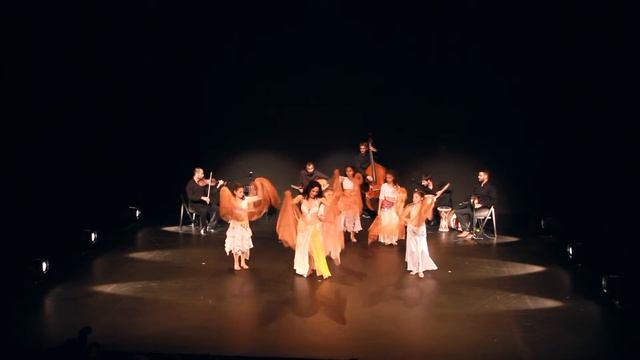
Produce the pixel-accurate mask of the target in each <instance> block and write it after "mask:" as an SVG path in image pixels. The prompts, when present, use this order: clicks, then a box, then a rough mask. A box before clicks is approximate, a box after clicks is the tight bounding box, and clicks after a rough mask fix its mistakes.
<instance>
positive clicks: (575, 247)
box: [567, 242, 584, 265]
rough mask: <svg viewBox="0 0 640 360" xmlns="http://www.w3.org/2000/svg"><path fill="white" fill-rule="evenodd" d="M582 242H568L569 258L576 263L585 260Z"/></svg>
mask: <svg viewBox="0 0 640 360" xmlns="http://www.w3.org/2000/svg"><path fill="white" fill-rule="evenodd" d="M582 250H583V249H582V243H579V242H570V243H568V244H567V256H568V257H569V260H572V261H573V262H575V263H576V264H578V265H580V262H581V261H583V260H584V259H583V254H582V253H583V251H582Z"/></svg>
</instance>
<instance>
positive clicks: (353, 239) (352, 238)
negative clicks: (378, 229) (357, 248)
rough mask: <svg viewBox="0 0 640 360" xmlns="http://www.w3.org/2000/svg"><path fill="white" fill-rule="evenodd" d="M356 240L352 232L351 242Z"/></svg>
mask: <svg viewBox="0 0 640 360" xmlns="http://www.w3.org/2000/svg"><path fill="white" fill-rule="evenodd" d="M357 241H358V240H356V238H355V236H353V234H351V242H357Z"/></svg>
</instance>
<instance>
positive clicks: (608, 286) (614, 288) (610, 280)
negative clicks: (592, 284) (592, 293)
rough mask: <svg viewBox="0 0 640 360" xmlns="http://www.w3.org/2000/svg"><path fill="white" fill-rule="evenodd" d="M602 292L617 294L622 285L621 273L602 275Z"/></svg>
mask: <svg viewBox="0 0 640 360" xmlns="http://www.w3.org/2000/svg"><path fill="white" fill-rule="evenodd" d="M601 285H602V292H603V293H604V294H609V295H611V296H615V295H617V292H618V289H619V287H620V276H619V275H602V278H601Z"/></svg>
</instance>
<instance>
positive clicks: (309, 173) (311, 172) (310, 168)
mask: <svg viewBox="0 0 640 360" xmlns="http://www.w3.org/2000/svg"><path fill="white" fill-rule="evenodd" d="M318 179H324V180H328V179H329V177H328V176H327V175H325V174H324V173H323V172H321V171H319V170H316V167H315V165H314V164H313V162H311V161H309V162H307V163H306V164H305V166H304V169H303V170H300V185H299V186H298V187H296V188H298V189H299V190H300V191H302V189H304V188H306V187H307V185H309V182H311V181H317V180H318Z"/></svg>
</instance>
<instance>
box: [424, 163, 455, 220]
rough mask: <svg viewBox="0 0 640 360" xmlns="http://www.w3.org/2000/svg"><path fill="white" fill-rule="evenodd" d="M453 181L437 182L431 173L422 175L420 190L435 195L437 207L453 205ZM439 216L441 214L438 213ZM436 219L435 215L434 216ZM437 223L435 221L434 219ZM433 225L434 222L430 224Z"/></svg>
mask: <svg viewBox="0 0 640 360" xmlns="http://www.w3.org/2000/svg"><path fill="white" fill-rule="evenodd" d="M450 187H451V183H449V182H442V183H437V182H436V181H435V180H433V178H432V177H431V175H422V180H421V182H420V186H419V188H418V190H421V191H422V192H424V193H425V195H433V196H435V197H436V204H435V206H436V207H439V206H448V207H451V189H450ZM438 217H440V214H439V213H438ZM434 220H435V216H434ZM434 223H435V221H434ZM430 225H433V224H430Z"/></svg>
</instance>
